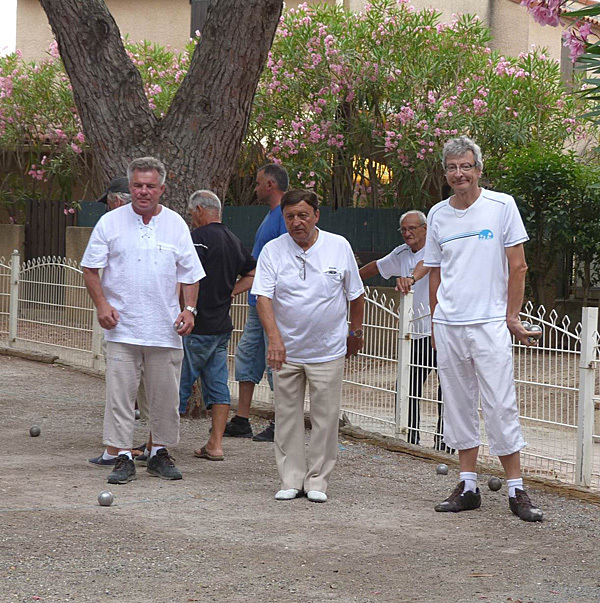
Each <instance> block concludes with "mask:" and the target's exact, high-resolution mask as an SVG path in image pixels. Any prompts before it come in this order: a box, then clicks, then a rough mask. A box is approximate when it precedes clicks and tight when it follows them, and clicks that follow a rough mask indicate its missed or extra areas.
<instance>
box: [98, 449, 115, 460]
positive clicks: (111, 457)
mask: <svg viewBox="0 0 600 603" xmlns="http://www.w3.org/2000/svg"><path fill="white" fill-rule="evenodd" d="M116 458H117V455H116V454H108V450H106V449H105V450H104V453H103V454H102V460H104V461H110V459H116Z"/></svg>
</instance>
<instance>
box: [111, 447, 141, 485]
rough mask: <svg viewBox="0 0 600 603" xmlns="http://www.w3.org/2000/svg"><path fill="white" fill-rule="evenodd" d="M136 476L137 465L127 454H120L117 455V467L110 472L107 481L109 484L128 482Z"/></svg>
mask: <svg viewBox="0 0 600 603" xmlns="http://www.w3.org/2000/svg"><path fill="white" fill-rule="evenodd" d="M135 478H136V475H135V465H134V464H133V461H132V460H131V459H130V458H129V457H128V456H127V455H126V454H120V455H119V456H118V457H117V462H116V463H115V468H114V469H113V470H112V473H110V474H109V476H108V479H107V480H106V481H107V482H108V483H109V484H126V483H127V482H130V481H131V480H133V479H135Z"/></svg>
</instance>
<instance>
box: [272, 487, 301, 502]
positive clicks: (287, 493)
mask: <svg viewBox="0 0 600 603" xmlns="http://www.w3.org/2000/svg"><path fill="white" fill-rule="evenodd" d="M299 492H300V490H297V489H296V488H290V489H289V490H279V492H277V494H275V500H292V499H294V498H296V496H298V493H299Z"/></svg>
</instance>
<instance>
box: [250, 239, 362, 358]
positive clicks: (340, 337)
mask: <svg viewBox="0 0 600 603" xmlns="http://www.w3.org/2000/svg"><path fill="white" fill-rule="evenodd" d="M252 293H253V294H254V295H264V296H265V297H268V298H269V299H271V300H272V301H273V311H274V314H275V321H276V323H277V327H278V328H279V331H280V333H281V337H282V339H283V343H284V345H285V349H286V359H287V360H288V361H290V362H299V363H303V364H313V363H317V362H329V361H331V360H336V359H337V358H340V357H342V356H345V354H346V337H347V335H348V324H347V302H348V300H350V301H352V300H354V299H357V298H358V297H360V295H362V294H363V293H364V288H363V285H362V281H361V279H360V276H359V274H358V266H357V264H356V259H355V257H354V253H353V252H352V248H351V247H350V243H348V241H346V239H344V237H341V236H339V235H335V234H332V233H329V232H324V231H323V230H319V237H318V239H317V241H316V242H315V244H314V245H313V246H312V247H310V248H309V249H308V251H306V252H305V251H304V250H303V249H302V248H301V247H299V246H298V245H297V244H296V243H295V242H294V239H292V237H291V236H290V235H289V234H284V235H281V236H280V237H279V238H277V239H274V240H272V241H270V242H269V243H267V244H266V245H265V246H264V247H263V250H262V251H261V254H260V256H259V258H258V265H257V267H256V275H255V277H254V283H253V286H252Z"/></svg>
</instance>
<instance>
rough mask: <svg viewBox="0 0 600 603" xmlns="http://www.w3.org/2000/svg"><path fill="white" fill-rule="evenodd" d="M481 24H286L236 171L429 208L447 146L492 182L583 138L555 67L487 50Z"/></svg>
mask: <svg viewBox="0 0 600 603" xmlns="http://www.w3.org/2000/svg"><path fill="white" fill-rule="evenodd" d="M489 39H490V34H489V32H488V30H487V29H486V28H485V27H484V26H483V25H482V23H481V22H480V21H479V20H478V19H477V18H476V17H471V16H456V17H455V18H454V20H453V21H452V22H450V23H441V22H440V20H439V15H438V14H437V13H435V12H434V11H431V10H424V11H420V12H418V11H416V10H414V7H412V6H411V5H410V3H407V2H397V1H395V0H393V1H392V0H373V2H372V3H371V4H370V5H369V6H368V7H367V8H365V10H364V11H363V12H362V13H353V12H347V11H345V10H343V9H342V8H340V7H336V6H324V5H315V6H310V7H308V6H307V5H301V6H300V7H299V8H298V9H297V10H290V11H288V12H287V13H285V14H284V16H283V17H282V19H281V24H280V27H279V30H278V33H277V35H276V38H275V42H274V44H273V47H272V49H271V53H270V55H269V59H268V63H267V67H266V69H265V71H264V72H263V77H262V80H261V83H260V85H259V89H258V91H257V94H256V99H255V106H254V111H253V115H252V119H251V123H250V127H249V132H248V136H247V143H246V147H245V154H244V155H243V163H242V168H241V171H243V172H248V173H251V172H252V169H253V167H254V168H255V167H256V165H258V164H259V163H261V162H263V161H266V160H270V161H275V162H280V163H283V164H284V165H286V166H287V167H288V168H289V169H290V172H291V175H292V184H293V185H294V186H306V187H310V188H314V189H315V191H316V192H318V193H319V194H320V195H321V197H322V199H323V201H324V202H325V203H328V204H332V205H335V206H340V205H352V204H363V205H365V204H368V205H372V206H391V205H395V206H404V207H408V206H410V207H413V206H415V205H419V206H426V205H427V204H428V202H429V201H430V200H436V199H439V198H440V195H441V189H442V185H443V182H444V179H443V174H442V170H441V165H440V158H441V149H442V146H443V144H444V142H445V141H446V140H447V139H448V138H450V137H452V136H455V135H457V134H463V133H466V134H470V135H472V136H474V137H475V138H476V139H477V140H478V141H479V143H480V144H481V145H482V148H483V149H484V152H485V155H486V159H488V160H490V161H489V165H490V169H494V165H497V163H498V159H499V158H500V157H501V156H502V155H503V154H505V153H506V152H507V151H508V150H510V149H512V148H514V147H518V146H521V145H524V144H527V143H528V142H529V141H531V140H536V141H539V142H540V144H543V145H547V146H549V147H553V148H562V146H564V145H565V144H571V143H573V142H575V141H576V140H578V139H580V138H583V137H586V136H588V128H587V127H586V126H584V125H583V124H581V123H580V122H579V121H576V120H572V121H571V118H572V116H573V115H574V114H577V112H578V109H577V107H578V105H581V104H582V103H583V101H582V100H581V99H579V100H576V99H575V97H574V96H573V95H572V94H570V93H569V91H568V90H567V89H566V88H565V86H564V85H563V83H562V81H561V77H560V69H559V65H558V64H556V63H555V62H554V61H552V60H550V59H548V58H546V57H545V56H544V54H543V52H542V51H540V50H536V51H533V52H532V53H530V54H525V55H522V56H520V57H505V56H500V55H499V54H497V53H496V52H493V51H492V50H490V48H489V47H488V46H487V43H488V41H489Z"/></svg>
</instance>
